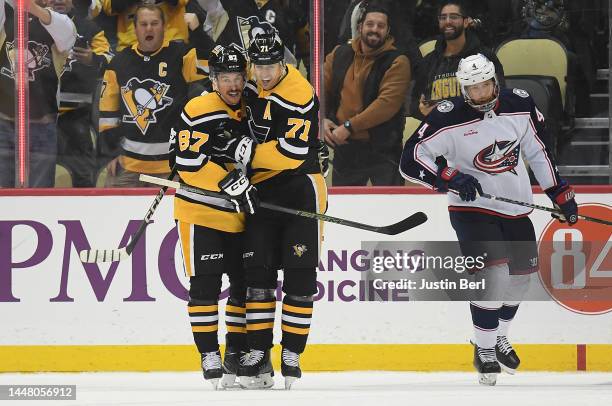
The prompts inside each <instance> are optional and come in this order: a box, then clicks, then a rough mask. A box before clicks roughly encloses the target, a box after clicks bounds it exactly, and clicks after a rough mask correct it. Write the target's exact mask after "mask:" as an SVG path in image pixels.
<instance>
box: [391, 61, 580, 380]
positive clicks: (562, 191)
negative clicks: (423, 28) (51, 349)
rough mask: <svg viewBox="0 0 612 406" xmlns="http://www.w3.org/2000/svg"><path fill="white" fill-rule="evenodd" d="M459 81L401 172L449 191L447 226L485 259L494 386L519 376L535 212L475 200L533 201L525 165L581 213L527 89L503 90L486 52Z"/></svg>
mask: <svg viewBox="0 0 612 406" xmlns="http://www.w3.org/2000/svg"><path fill="white" fill-rule="evenodd" d="M457 79H458V81H459V83H460V85H461V88H462V89H461V90H462V93H463V96H460V97H455V98H451V99H449V100H445V101H442V102H440V103H439V104H438V105H437V108H436V109H435V110H434V111H433V112H432V113H431V114H430V115H429V116H428V117H427V119H426V121H424V122H423V123H422V124H421V125H420V127H419V128H418V129H417V130H416V131H415V133H414V134H413V135H412V137H411V138H410V139H409V140H408V142H406V145H405V146H404V151H403V154H402V159H401V164H400V172H401V174H402V176H404V178H406V179H408V180H410V181H413V182H417V183H420V184H423V185H425V186H427V187H430V188H432V189H434V190H437V191H439V192H448V202H449V207H448V209H449V213H450V220H451V224H452V226H453V228H454V229H455V232H456V233H457V238H458V240H459V245H460V247H461V251H462V253H463V255H464V256H474V257H476V256H479V255H483V254H484V253H487V255H486V258H487V262H486V263H485V267H484V268H483V269H482V270H480V271H478V275H479V276H484V277H485V278H486V279H487V292H486V293H485V295H484V296H483V297H482V298H479V300H476V301H471V302H470V310H471V314H472V322H473V325H474V367H475V368H476V370H477V371H478V373H479V382H480V383H481V384H486V385H494V384H495V382H496V379H497V374H498V373H499V372H501V368H503V369H504V370H506V371H507V372H509V373H514V371H515V370H516V368H517V367H518V366H519V363H520V360H519V358H518V356H517V354H516V352H515V351H514V349H513V348H512V345H511V344H510V343H509V341H508V339H507V335H508V328H509V325H510V322H511V321H512V319H513V318H514V316H515V314H516V312H517V310H518V307H519V304H520V301H521V300H522V297H523V295H524V293H525V292H526V291H527V288H528V284H529V279H530V276H531V274H532V273H533V272H536V271H537V270H538V262H537V261H538V253H537V244H536V241H535V240H536V238H535V232H534V229H533V225H532V223H531V220H530V219H529V217H527V216H528V215H529V213H530V212H531V209H529V208H526V207H522V206H517V205H512V204H508V203H504V202H499V201H495V200H490V199H485V198H482V197H479V196H478V194H482V193H483V191H484V192H486V193H489V194H492V195H498V196H506V197H511V198H512V199H516V200H522V201H524V202H529V203H531V202H532V201H533V196H532V192H531V185H530V182H529V175H528V173H527V167H526V165H525V162H524V161H526V162H528V164H529V165H530V167H531V169H532V170H533V172H534V174H535V176H536V179H537V180H538V182H539V184H540V186H541V187H542V188H543V189H544V190H545V191H546V194H547V195H548V196H549V198H550V199H551V200H552V201H553V203H554V204H555V206H557V207H558V208H559V209H560V210H561V212H562V213H563V216H562V217H561V218H560V221H567V222H568V223H569V224H570V225H572V224H574V223H576V221H577V220H578V217H577V215H578V207H577V205H576V202H575V200H574V191H573V189H572V188H571V187H570V186H569V185H568V183H567V182H566V181H565V180H563V179H561V178H560V177H559V173H558V171H557V168H556V166H555V164H554V162H553V160H552V158H551V156H550V154H549V153H548V151H547V149H546V147H545V145H544V143H543V141H542V140H543V139H545V131H546V127H545V123H544V116H543V115H542V113H540V111H539V110H538V108H537V107H536V105H535V103H534V101H533V99H532V98H531V96H529V94H528V93H527V92H526V91H524V90H521V89H500V87H499V83H498V81H497V79H496V77H495V66H494V65H493V63H492V62H491V61H489V60H488V59H487V58H486V57H485V56H483V55H482V54H477V55H471V56H468V57H466V58H464V59H462V60H461V62H460V63H459V69H458V71H457ZM491 285H492V286H491ZM481 299H485V300H481ZM500 365H501V368H500Z"/></svg>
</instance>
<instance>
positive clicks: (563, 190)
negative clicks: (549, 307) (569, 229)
mask: <svg viewBox="0 0 612 406" xmlns="http://www.w3.org/2000/svg"><path fill="white" fill-rule="evenodd" d="M546 194H547V195H548V197H549V198H550V200H552V202H553V204H554V205H555V207H556V208H558V209H559V210H561V212H562V213H563V215H562V216H558V215H556V216H555V215H554V214H553V215H552V216H553V217H554V218H556V219H558V220H559V221H560V222H562V223H565V222H566V221H567V222H568V224H569V225H570V226H571V225H573V224H576V222H577V221H578V205H577V204H576V200H574V197H575V196H576V194H575V193H574V189H573V188H572V187H571V186H570V185H569V184H568V183H567V181H565V180H562V181H561V183H559V184H558V185H557V186H553V187H551V188H548V189H546Z"/></svg>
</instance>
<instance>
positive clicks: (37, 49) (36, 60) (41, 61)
mask: <svg viewBox="0 0 612 406" xmlns="http://www.w3.org/2000/svg"><path fill="white" fill-rule="evenodd" d="M48 55H49V46H47V45H45V44H41V43H38V42H36V41H28V49H27V51H26V66H27V68H28V80H29V81H30V82H33V81H35V80H36V72H37V71H39V70H41V69H45V68H47V67H49V66H50V65H51V59H50V58H49V56H48ZM6 56H7V58H8V61H9V64H10V68H7V67H4V68H2V69H1V70H0V73H2V74H3V75H4V76H8V77H9V78H11V79H14V78H15V72H16V71H17V67H16V65H15V64H16V63H17V48H16V47H15V43H14V42H7V43H6Z"/></svg>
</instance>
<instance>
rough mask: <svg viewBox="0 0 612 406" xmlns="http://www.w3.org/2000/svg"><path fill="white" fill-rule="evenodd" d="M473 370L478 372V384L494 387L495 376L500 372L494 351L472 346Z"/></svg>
mask: <svg viewBox="0 0 612 406" xmlns="http://www.w3.org/2000/svg"><path fill="white" fill-rule="evenodd" d="M472 344H474V343H472ZM474 368H476V371H478V382H479V383H480V384H481V385H488V386H494V385H495V384H496V383H497V374H499V373H500V372H501V368H500V366H499V363H498V362H497V358H495V349H494V348H480V347H479V346H477V345H476V344H474Z"/></svg>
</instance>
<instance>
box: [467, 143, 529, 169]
mask: <svg viewBox="0 0 612 406" xmlns="http://www.w3.org/2000/svg"><path fill="white" fill-rule="evenodd" d="M520 152H521V146H520V145H516V140H515V141H495V142H494V143H493V145H489V146H488V147H486V148H484V149H482V150H481V151H480V152H479V153H478V154H476V156H475V157H474V161H473V162H474V166H475V167H476V169H479V170H481V171H483V172H486V173H488V174H491V175H496V174H499V173H503V172H511V173H513V174H515V175H517V173H516V170H515V168H516V165H518V162H519V159H520Z"/></svg>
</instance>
